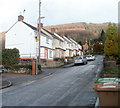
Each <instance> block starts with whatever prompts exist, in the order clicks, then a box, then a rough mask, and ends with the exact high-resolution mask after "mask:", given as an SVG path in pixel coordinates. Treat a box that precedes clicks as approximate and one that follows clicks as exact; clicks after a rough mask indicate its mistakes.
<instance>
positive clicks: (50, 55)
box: [49, 50, 52, 58]
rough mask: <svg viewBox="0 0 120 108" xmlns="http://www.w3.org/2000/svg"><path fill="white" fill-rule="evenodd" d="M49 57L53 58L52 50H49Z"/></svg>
mask: <svg viewBox="0 0 120 108" xmlns="http://www.w3.org/2000/svg"><path fill="white" fill-rule="evenodd" d="M49 58H52V50H49Z"/></svg>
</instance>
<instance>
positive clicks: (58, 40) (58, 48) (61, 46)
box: [5, 15, 83, 61]
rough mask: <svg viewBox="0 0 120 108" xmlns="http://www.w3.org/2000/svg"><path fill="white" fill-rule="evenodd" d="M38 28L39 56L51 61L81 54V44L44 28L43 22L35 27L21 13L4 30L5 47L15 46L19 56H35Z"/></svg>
mask: <svg viewBox="0 0 120 108" xmlns="http://www.w3.org/2000/svg"><path fill="white" fill-rule="evenodd" d="M38 28H39V29H40V31H41V33H40V58H41V59H45V60H47V61H53V60H54V59H55V58H66V57H73V56H77V55H83V52H82V46H81V45H79V44H78V43H77V42H76V41H74V40H73V39H72V38H71V37H70V36H64V35H60V34H57V33H56V32H55V28H52V29H51V31H48V30H46V29H44V27H43V24H38V25H37V27H34V26H32V25H31V24H28V23H26V22H25V21H24V17H23V16H22V15H19V16H18V21H17V22H15V23H14V25H13V26H12V27H10V29H9V30H8V31H6V32H5V48H9V49H10V48H17V49H19V51H20V57H21V58H36V57H37V56H38V52H39V41H38V40H39V39H38V38H39V36H38Z"/></svg>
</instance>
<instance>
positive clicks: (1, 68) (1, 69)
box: [0, 65, 7, 74]
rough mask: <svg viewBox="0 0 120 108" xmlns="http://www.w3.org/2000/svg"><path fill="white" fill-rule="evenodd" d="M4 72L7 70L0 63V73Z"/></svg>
mask: <svg viewBox="0 0 120 108" xmlns="http://www.w3.org/2000/svg"><path fill="white" fill-rule="evenodd" d="M4 72H7V69H5V68H4V66H3V65H0V74H1V73H4Z"/></svg>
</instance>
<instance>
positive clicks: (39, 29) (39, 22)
mask: <svg viewBox="0 0 120 108" xmlns="http://www.w3.org/2000/svg"><path fill="white" fill-rule="evenodd" d="M40 16H41V0H39V18H38V24H37V29H38V56H37V60H36V75H37V74H38V65H40V64H41V60H40V36H41V28H40V24H41V18H40Z"/></svg>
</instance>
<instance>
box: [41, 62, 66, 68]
mask: <svg viewBox="0 0 120 108" xmlns="http://www.w3.org/2000/svg"><path fill="white" fill-rule="evenodd" d="M63 65H64V62H61V61H46V62H42V63H41V66H42V68H54V67H60V66H63Z"/></svg>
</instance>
